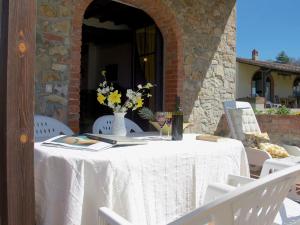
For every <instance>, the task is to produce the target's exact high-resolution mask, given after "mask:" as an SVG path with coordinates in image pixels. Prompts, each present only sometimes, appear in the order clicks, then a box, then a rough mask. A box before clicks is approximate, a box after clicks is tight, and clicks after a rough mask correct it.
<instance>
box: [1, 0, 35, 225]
mask: <svg viewBox="0 0 300 225" xmlns="http://www.w3.org/2000/svg"><path fill="white" fill-rule="evenodd" d="M0 4H1V6H0V11H1V13H0V17H1V18H0V22H1V28H0V225H34V224H35V222H34V217H35V216H34V168H33V163H34V162H33V112H34V108H33V99H34V64H35V19H36V11H35V0H0Z"/></svg>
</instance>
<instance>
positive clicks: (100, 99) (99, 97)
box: [97, 94, 106, 105]
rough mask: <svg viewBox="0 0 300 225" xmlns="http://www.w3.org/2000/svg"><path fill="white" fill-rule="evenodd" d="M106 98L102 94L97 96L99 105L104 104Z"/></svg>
mask: <svg viewBox="0 0 300 225" xmlns="http://www.w3.org/2000/svg"><path fill="white" fill-rule="evenodd" d="M105 99H106V97H105V96H104V95H103V94H98V97H97V100H98V102H99V103H100V104H102V105H103V104H104V101H105Z"/></svg>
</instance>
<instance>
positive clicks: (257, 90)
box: [251, 71, 274, 101]
mask: <svg viewBox="0 0 300 225" xmlns="http://www.w3.org/2000/svg"><path fill="white" fill-rule="evenodd" d="M251 96H252V97H256V96H260V97H265V99H266V100H267V101H273V98H274V81H273V78H272V76H271V75H270V74H268V73H267V74H266V73H265V72H264V71H257V72H256V73H255V74H254V75H253V77H252V80H251Z"/></svg>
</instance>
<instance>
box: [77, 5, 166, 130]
mask: <svg viewBox="0 0 300 225" xmlns="http://www.w3.org/2000/svg"><path fill="white" fill-rule="evenodd" d="M102 70H105V71H106V77H107V80H108V81H109V82H113V83H114V87H115V88H117V89H118V90H119V91H120V92H121V93H122V96H125V95H126V90H127V89H129V88H130V89H136V86H137V85H138V84H145V83H146V82H151V83H153V84H155V85H156V86H155V88H154V89H152V92H151V94H152V97H151V98H150V99H149V100H148V101H146V102H145V106H147V107H149V108H150V109H151V110H152V111H160V110H162V109H163V100H164V99H163V87H164V85H163V38H162V35H161V32H160V31H159V29H158V27H157V26H156V24H155V22H154V21H153V19H152V18H151V17H150V16H148V15H147V14H146V13H145V12H144V11H142V10H140V9H137V8H134V7H131V6H128V5H124V4H121V3H118V2H114V1H111V0H108V1H103V0H94V1H93V2H92V3H91V4H90V5H89V6H88V8H87V9H86V11H85V14H84V20H83V26H82V49H81V85H80V132H91V130H92V125H93V122H94V121H95V120H96V119H97V118H98V117H99V116H103V115H107V114H112V111H111V109H109V108H108V107H106V106H101V105H100V104H99V103H98V101H97V92H96V89H97V87H98V84H99V82H100V81H102V76H101V71H102ZM126 117H128V118H130V119H132V120H133V121H135V122H136V123H137V124H138V125H140V126H141V127H142V128H143V130H148V129H149V125H148V122H147V121H144V120H142V119H140V118H139V117H138V115H137V112H131V111H129V112H128V113H127V115H126Z"/></svg>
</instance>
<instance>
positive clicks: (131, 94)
mask: <svg viewBox="0 0 300 225" xmlns="http://www.w3.org/2000/svg"><path fill="white" fill-rule="evenodd" d="M133 94H134V91H132V90H131V89H128V90H127V92H126V97H127V98H129V99H131V98H132V96H133Z"/></svg>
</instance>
